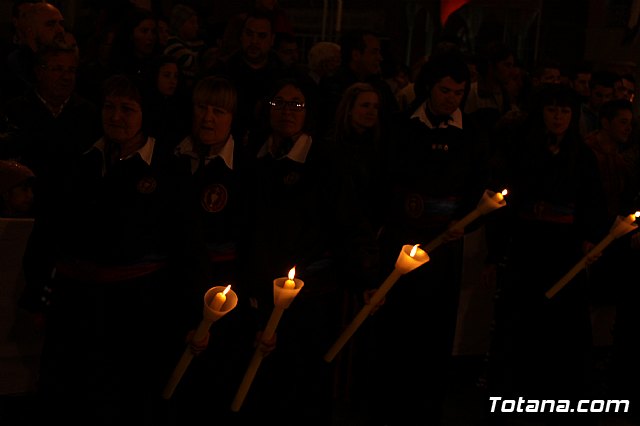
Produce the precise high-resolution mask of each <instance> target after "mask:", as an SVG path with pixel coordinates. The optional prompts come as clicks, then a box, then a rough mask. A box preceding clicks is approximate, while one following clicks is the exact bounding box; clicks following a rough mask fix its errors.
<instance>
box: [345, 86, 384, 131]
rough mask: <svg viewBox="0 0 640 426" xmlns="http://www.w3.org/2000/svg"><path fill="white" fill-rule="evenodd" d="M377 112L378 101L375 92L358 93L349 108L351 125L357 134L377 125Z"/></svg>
mask: <svg viewBox="0 0 640 426" xmlns="http://www.w3.org/2000/svg"><path fill="white" fill-rule="evenodd" d="M379 110H380V99H379V97H378V94H377V93H376V92H361V93H359V94H358V96H357V97H356V100H355V102H354V103H353V107H352V108H351V125H352V126H353V128H354V129H355V130H356V131H357V132H358V133H362V132H364V131H365V130H367V129H372V128H373V127H375V125H376V124H377V123H378V111H379Z"/></svg>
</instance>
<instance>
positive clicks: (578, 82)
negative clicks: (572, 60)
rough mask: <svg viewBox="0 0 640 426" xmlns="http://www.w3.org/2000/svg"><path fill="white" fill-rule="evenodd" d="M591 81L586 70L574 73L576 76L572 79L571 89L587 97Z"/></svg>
mask: <svg viewBox="0 0 640 426" xmlns="http://www.w3.org/2000/svg"><path fill="white" fill-rule="evenodd" d="M590 82H591V74H590V73H586V72H581V73H578V74H577V75H576V78H575V79H573V82H572V86H573V90H575V91H576V93H577V94H578V95H580V96H581V97H583V98H585V99H587V98H588V97H589V95H590V94H591V90H590V88H589V86H590Z"/></svg>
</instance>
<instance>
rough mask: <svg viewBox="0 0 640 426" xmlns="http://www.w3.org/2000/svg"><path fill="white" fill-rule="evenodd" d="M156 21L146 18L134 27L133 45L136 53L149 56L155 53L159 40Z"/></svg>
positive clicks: (140, 55)
mask: <svg viewBox="0 0 640 426" xmlns="http://www.w3.org/2000/svg"><path fill="white" fill-rule="evenodd" d="M156 28H157V25H156V21H155V20H154V19H145V20H143V21H141V22H140V23H139V24H138V26H137V27H135V28H134V29H133V47H134V50H135V53H136V55H138V56H139V57H142V58H144V57H147V56H150V55H151V54H152V53H153V50H154V49H155V47H156V42H157V40H158V36H157V32H156Z"/></svg>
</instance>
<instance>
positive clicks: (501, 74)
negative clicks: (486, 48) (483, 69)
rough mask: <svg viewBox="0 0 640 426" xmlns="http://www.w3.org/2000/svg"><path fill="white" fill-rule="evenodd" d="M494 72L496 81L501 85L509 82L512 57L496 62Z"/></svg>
mask: <svg viewBox="0 0 640 426" xmlns="http://www.w3.org/2000/svg"><path fill="white" fill-rule="evenodd" d="M495 70H496V78H497V80H498V81H499V82H501V83H503V84H506V83H507V82H508V81H509V80H511V74H512V72H511V71H512V70H513V56H509V57H507V58H506V59H503V60H502V61H498V62H496V65H495Z"/></svg>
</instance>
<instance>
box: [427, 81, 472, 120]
mask: <svg viewBox="0 0 640 426" xmlns="http://www.w3.org/2000/svg"><path fill="white" fill-rule="evenodd" d="M466 85H467V82H466V81H465V82H462V83H457V82H456V81H455V80H454V79H452V78H451V77H444V78H443V79H441V80H440V81H438V82H437V83H436V84H435V85H434V86H433V88H432V89H431V96H430V99H429V106H430V108H431V111H432V112H433V113H434V114H435V115H451V114H453V113H454V112H455V110H456V109H458V108H459V107H460V104H461V103H462V98H463V97H464V91H465V87H466Z"/></svg>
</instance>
